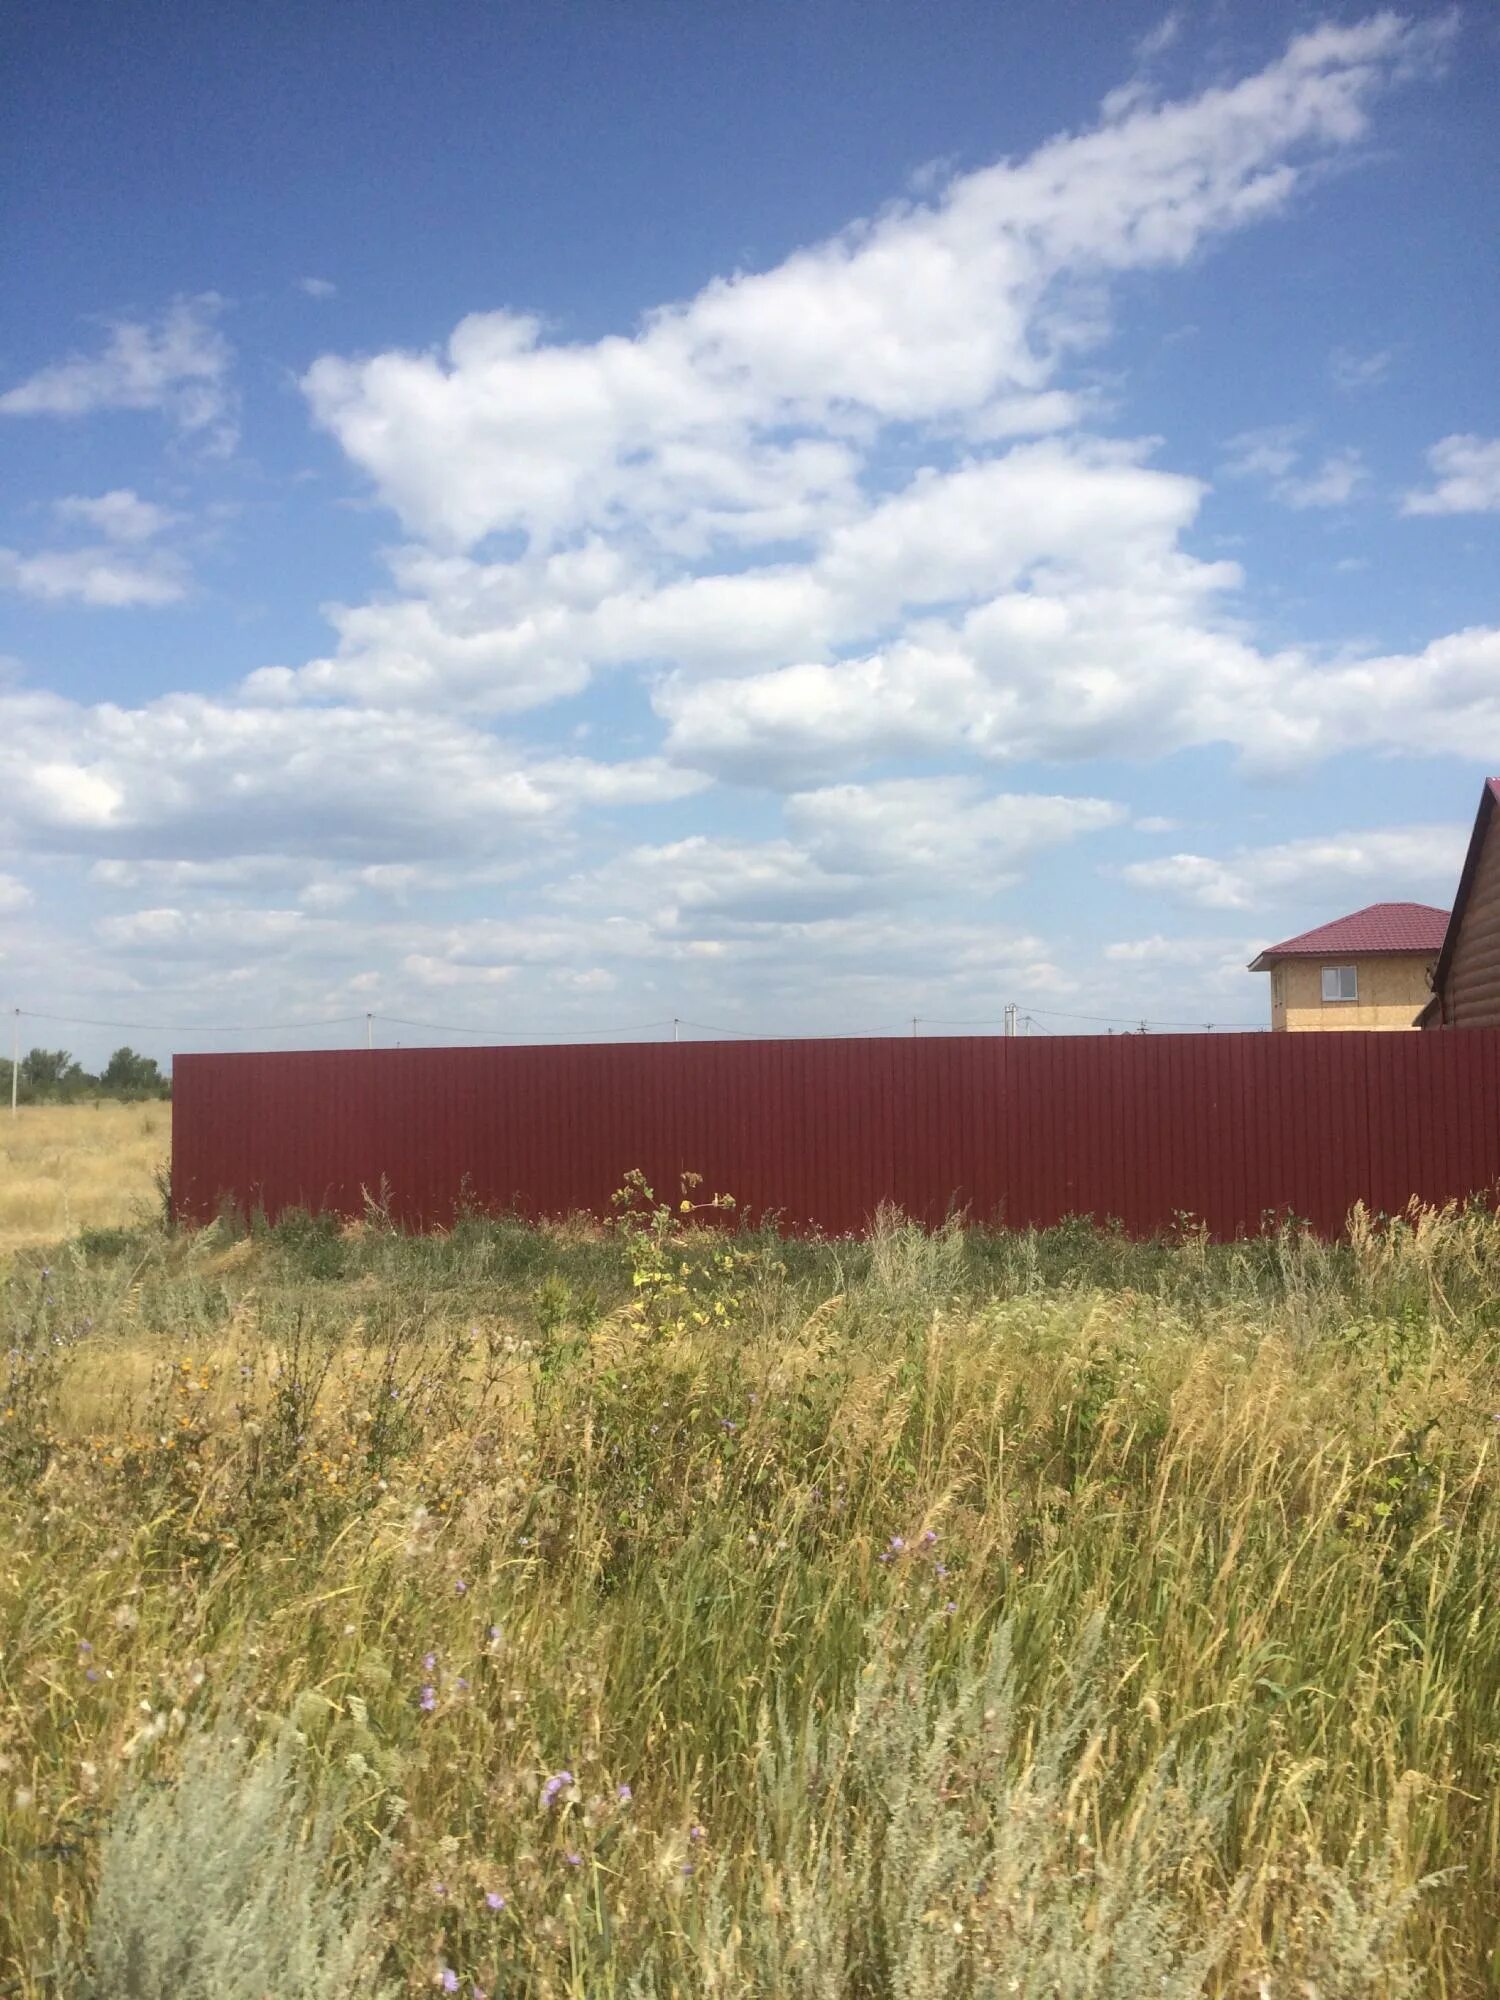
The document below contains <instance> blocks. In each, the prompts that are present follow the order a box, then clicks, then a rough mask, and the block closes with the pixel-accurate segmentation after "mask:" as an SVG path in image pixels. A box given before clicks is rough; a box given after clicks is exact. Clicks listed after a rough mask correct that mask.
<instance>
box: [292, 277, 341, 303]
mask: <svg viewBox="0 0 1500 2000" xmlns="http://www.w3.org/2000/svg"><path fill="white" fill-rule="evenodd" d="M297 288H298V290H299V291H303V292H306V294H307V296H308V297H309V298H310V299H333V298H337V297H338V290H339V288H338V286H337V285H336V284H334V282H333V280H332V279H331V278H299V279H298V280H297Z"/></svg>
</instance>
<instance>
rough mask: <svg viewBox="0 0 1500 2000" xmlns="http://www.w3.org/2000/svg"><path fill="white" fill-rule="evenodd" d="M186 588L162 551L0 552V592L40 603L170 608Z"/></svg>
mask: <svg viewBox="0 0 1500 2000" xmlns="http://www.w3.org/2000/svg"><path fill="white" fill-rule="evenodd" d="M186 588H187V586H186V582H185V575H184V571H183V569H182V565H181V564H180V562H179V561H178V560H177V558H176V557H175V556H173V555H170V554H168V553H167V552H165V551H159V552H157V553H155V554H153V555H150V556H148V557H138V556H133V555H130V554H127V553H125V552H123V551H122V550H121V549H120V548H118V547H109V546H103V547H99V548H82V549H44V550H42V551H41V552H40V553H38V554H36V555H23V554H21V553H20V551H19V550H17V549H4V548H0V589H5V590H15V591H19V592H20V593H21V595H22V596H23V597H34V598H38V599H40V600H41V601H42V602H43V603H48V604H61V603H65V602H68V601H70V600H71V601H73V602H76V603H79V604H92V605H99V606H109V607H121V606H130V605H160V604H175V603H176V602H177V601H178V599H179V598H181V597H182V596H184V595H185V593H186Z"/></svg>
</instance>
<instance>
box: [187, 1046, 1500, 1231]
mask: <svg viewBox="0 0 1500 2000" xmlns="http://www.w3.org/2000/svg"><path fill="white" fill-rule="evenodd" d="M172 1129H173V1192H174V1198H175V1201H176V1204H177V1209H178V1212H179V1214H180V1215H181V1216H183V1217H184V1218H185V1219H188V1220H193V1221H200V1222H201V1221H207V1220H209V1219H211V1218H212V1217H213V1215H214V1214H215V1213H216V1211H218V1210H219V1208H220V1207H221V1205H222V1204H223V1203H225V1202H226V1201H233V1202H236V1203H238V1204H240V1205H242V1206H243V1207H245V1208H248V1209H253V1208H256V1207H260V1208H263V1209H264V1210H265V1211H266V1212H267V1213H268V1214H272V1215H274V1214H277V1213H279V1212H280V1211H281V1210H283V1209H285V1208H288V1207H292V1206H301V1207H306V1208H311V1209H331V1210H334V1211H337V1212H339V1213H343V1214H348V1215H357V1214H359V1213H360V1212H361V1210H362V1208H363V1205H364V1199H365V1195H366V1192H368V1193H369V1194H371V1195H375V1194H376V1193H377V1192H378V1190H379V1189H380V1188H381V1186H382V1184H384V1186H385V1188H386V1190H387V1193H388V1195H389V1198H390V1203H391V1208H392V1211H393V1213H394V1214H395V1216H396V1217H397V1219H398V1220H399V1221H401V1222H402V1223H403V1224H405V1225H407V1226H410V1227H417V1228H421V1227H442V1226H445V1225H446V1224H448V1223H450V1222H451V1221H452V1220H453V1217H454V1214H455V1211H456V1210H457V1209H458V1207H459V1206H460V1204H461V1203H462V1202H463V1201H464V1200H465V1199H466V1198H467V1199H471V1200H472V1201H474V1202H475V1203H477V1204H478V1205H480V1206H481V1207H484V1208H486V1209H506V1210H513V1211H515V1212H518V1213H520V1214H523V1215H527V1216H531V1217H543V1216H561V1215H566V1214H569V1213H572V1212H577V1211H581V1210H586V1211H591V1212H593V1213H595V1214H602V1213H605V1212H607V1209H608V1205H609V1197H610V1194H611V1191H612V1190H613V1189H614V1188H616V1187H618V1186H619V1184H620V1182H621V1180H622V1179H623V1177H624V1175H625V1174H626V1173H627V1172H628V1170H629V1169H630V1168H632V1167H641V1168H643V1169H644V1170H645V1172H646V1175H647V1177H648V1178H649V1179H650V1180H651V1182H652V1185H653V1186H654V1187H655V1188H656V1189H657V1191H658V1193H659V1194H665V1195H667V1196H670V1197H673V1198H675V1197H676V1195H677V1192H678V1176H679V1175H680V1174H681V1173H683V1172H685V1171H692V1172H697V1173H701V1174H702V1175H703V1176H704V1177H705V1184H706V1187H705V1191H706V1192H712V1191H719V1190H722V1191H724V1192H727V1193H730V1194H733V1195H734V1196H735V1197H736V1199H737V1201H738V1203H739V1205H740V1207H741V1210H742V1211H748V1212H749V1213H750V1214H751V1215H753V1216H759V1215H763V1214H765V1213H767V1212H771V1211H775V1212H777V1213H779V1214H780V1215H781V1217H782V1218H783V1219H784V1221H785V1223H786V1224H787V1225H788V1226H791V1227H804V1228H805V1227H807V1226H808V1225H816V1226H819V1227H821V1228H823V1229H826V1230H829V1231H840V1232H841V1231H847V1230H858V1229H862V1228H863V1227H864V1226H865V1225H866V1224H867V1223H868V1221H869V1219H870V1217H871V1216H872V1214H873V1213H874V1211H875V1209H876V1208H877V1207H878V1206H879V1204H880V1203H882V1202H887V1201H888V1202H895V1203H897V1204H899V1206H900V1207H902V1208H903V1209H905V1210H906V1211H907V1212H908V1213H909V1214H911V1215H915V1216H918V1217H920V1218H921V1219H922V1220H924V1221H927V1222H932V1223H935V1222H938V1221H940V1220H941V1219H942V1218H943V1216H944V1215H945V1214H947V1213H948V1211H949V1210H950V1208H951V1207H953V1206H955V1205H957V1206H961V1207H964V1208H966V1209H968V1211H969V1212H970V1213H971V1214H972V1215H973V1216H974V1217H975V1218H976V1219H979V1220H985V1221H993V1220H1002V1221H1005V1222H1007V1223H1010V1224H1014V1225H1024V1224H1037V1225H1046V1224H1050V1223H1054V1222H1057V1221H1059V1220H1060V1219H1061V1218H1063V1217H1064V1216H1068V1215H1093V1216H1096V1217H1098V1218H1100V1219H1104V1218H1109V1217H1114V1218H1118V1219H1119V1220H1120V1221H1121V1222H1122V1223H1123V1224H1124V1225H1125V1227H1126V1228H1127V1229H1129V1230H1131V1231H1132V1232H1133V1233H1136V1234H1141V1235H1144V1234H1150V1233H1153V1232H1155V1231H1157V1230H1161V1229H1164V1228H1167V1227H1169V1226H1170V1225H1171V1224H1172V1222H1173V1220H1174V1218H1175V1217H1177V1216H1178V1215H1181V1214H1188V1215H1192V1216H1194V1217H1197V1218H1199V1219H1201V1220H1202V1221H1204V1222H1205V1223H1207V1225H1208V1226H1209V1228H1210V1229H1211V1230H1212V1231H1213V1233H1214V1234H1215V1235H1216V1236H1219V1237H1223V1238H1228V1237H1234V1236H1236V1235H1240V1234H1244V1233H1248V1232H1253V1231H1255V1230H1257V1229H1258V1228H1260V1227H1261V1226H1262V1222H1263V1219H1264V1218H1265V1217H1266V1216H1267V1215H1268V1214H1276V1215H1284V1214H1286V1213H1292V1214H1295V1215H1298V1216H1301V1217H1304V1218H1306V1219H1307V1220H1308V1221H1310V1222H1311V1223H1312V1224H1313V1226H1314V1227H1316V1228H1317V1229H1319V1230H1320V1231H1322V1232H1324V1233H1325V1234H1329V1235H1334V1234H1337V1233H1338V1231H1339V1230H1340V1229H1341V1228H1342V1227H1343V1224H1344V1220H1345V1217H1346V1215H1347V1213H1348V1211H1349V1209H1350V1207H1351V1206H1352V1205H1353V1203H1354V1202H1355V1201H1357V1200H1363V1201H1364V1202H1366V1203H1367V1204H1369V1206H1370V1207H1372V1208H1374V1209H1376V1210H1385V1211H1387V1212H1391V1211H1395V1210H1398V1209H1400V1208H1402V1207H1404V1206H1405V1204H1406V1203H1407V1201H1408V1200H1409V1199H1411V1198H1412V1197H1413V1196H1417V1197H1420V1198H1421V1199H1423V1200H1425V1201H1430V1202H1440V1201H1445V1200H1449V1199H1452V1198H1457V1197H1464V1196H1467V1195H1469V1194H1472V1193H1475V1192H1478V1191H1482V1190H1489V1189H1491V1188H1494V1187H1495V1186H1496V1184H1497V1182H1500V1030H1478V1031H1476V1032H1475V1033H1473V1034H1468V1035H1273V1034H1262V1035H1214V1036H1210V1035H1162V1036H1134V1035H1122V1036H1117V1037H1108V1036H1090V1037H1083V1036H1078V1037H1067V1038H1063V1037H1058V1038H1055V1039H1047V1040H1025V1039H1018V1040H1002V1039H996V1038H992V1037H986V1038H982V1039H981V1038H968V1037H966V1038H962V1039H960V1038H956V1037H955V1038H937V1037H933V1038H927V1039H923V1038H916V1037H913V1038H911V1039H905V1038H903V1039H900V1040H896V1039H890V1040H868V1041H864V1040H861V1041H853V1040H851V1041H804V1042H792V1041H787V1042H771V1041H747V1042H737V1043H723V1042H696V1043H688V1042H685V1043H682V1044H671V1043H668V1044H659V1043H650V1044H628V1045H615V1046H610V1047H587V1048H548V1049H543V1048H485V1049H393V1050H374V1051H366V1050H346V1051H339V1052H335V1053H322V1052H320V1053H308V1054H292V1055H225V1056H204V1055H195V1056H182V1057H180V1058H179V1059H178V1060H177V1063H176V1064H175V1066H174V1095H173V1106H172Z"/></svg>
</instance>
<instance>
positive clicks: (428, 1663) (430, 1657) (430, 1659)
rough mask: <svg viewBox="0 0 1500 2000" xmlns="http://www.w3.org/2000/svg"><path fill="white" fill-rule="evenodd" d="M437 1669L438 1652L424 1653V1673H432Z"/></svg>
mask: <svg viewBox="0 0 1500 2000" xmlns="http://www.w3.org/2000/svg"><path fill="white" fill-rule="evenodd" d="M436 1669H437V1654H436V1653H424V1654H423V1655H422V1671H423V1673H424V1674H430V1673H433V1672H435V1671H436Z"/></svg>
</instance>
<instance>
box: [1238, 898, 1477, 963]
mask: <svg viewBox="0 0 1500 2000" xmlns="http://www.w3.org/2000/svg"><path fill="white" fill-rule="evenodd" d="M1447 929H1448V912H1447V911H1446V910H1437V909H1434V908H1433V906H1432V904H1431V903H1371V904H1370V905H1369V907H1368V908H1367V909H1363V910H1355V911H1353V912H1352V913H1351V914H1350V915H1349V916H1347V917H1335V918H1334V920H1333V922H1332V923H1331V924H1319V925H1318V927H1317V929H1316V930H1312V931H1303V932H1302V934H1301V935H1300V936H1299V937H1291V938H1285V939H1283V941H1282V942H1281V943H1280V944H1268V945H1267V946H1266V948H1265V950H1264V951H1263V952H1262V953H1261V954H1260V956H1259V957H1258V958H1257V959H1256V960H1255V961H1254V963H1253V964H1252V965H1251V967H1250V970H1251V971H1252V972H1264V971H1265V970H1266V969H1267V967H1268V966H1270V965H1272V964H1274V963H1275V961H1276V960H1277V959H1278V958H1332V957H1334V956H1336V955H1339V954H1342V955H1344V956H1346V957H1355V956H1358V955H1363V954H1369V953H1377V952H1414V953H1419V954H1421V955H1423V956H1432V957H1435V956H1436V955H1437V953H1438V952H1440V951H1441V950H1442V948H1443V938H1444V936H1445V935H1446V933H1447Z"/></svg>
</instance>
